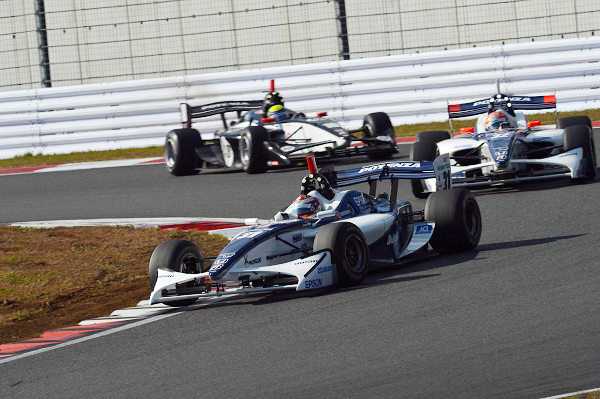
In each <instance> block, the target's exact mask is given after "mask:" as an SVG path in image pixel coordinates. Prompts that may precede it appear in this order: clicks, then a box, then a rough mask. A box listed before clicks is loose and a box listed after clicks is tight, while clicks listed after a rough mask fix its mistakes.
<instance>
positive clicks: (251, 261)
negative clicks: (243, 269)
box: [244, 255, 262, 265]
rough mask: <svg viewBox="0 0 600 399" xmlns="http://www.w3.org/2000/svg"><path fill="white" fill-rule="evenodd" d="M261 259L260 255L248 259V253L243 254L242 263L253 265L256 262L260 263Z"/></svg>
mask: <svg viewBox="0 0 600 399" xmlns="http://www.w3.org/2000/svg"><path fill="white" fill-rule="evenodd" d="M261 261H262V258H261V257H260V256H259V257H258V258H256V259H252V260H248V255H244V264H245V265H255V264H257V263H260V262H261Z"/></svg>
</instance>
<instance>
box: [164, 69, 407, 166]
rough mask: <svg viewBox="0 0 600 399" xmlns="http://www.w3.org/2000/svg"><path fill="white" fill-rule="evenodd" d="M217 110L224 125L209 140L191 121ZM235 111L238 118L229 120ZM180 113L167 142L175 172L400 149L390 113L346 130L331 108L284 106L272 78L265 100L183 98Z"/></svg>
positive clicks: (380, 154) (379, 156) (374, 156)
mask: <svg viewBox="0 0 600 399" xmlns="http://www.w3.org/2000/svg"><path fill="white" fill-rule="evenodd" d="M212 115H220V116H221V119H222V122H223V128H222V129H220V130H217V131H216V132H215V134H214V139H212V140H207V141H204V140H202V138H201V135H200V132H198V130H196V129H193V128H192V122H193V121H194V120H195V119H198V118H205V117H208V116H212ZM231 115H233V117H234V118H233V120H231V119H230V120H228V119H227V117H230V116H231ZM181 116H182V124H183V128H182V129H175V130H172V131H170V132H169V133H168V135H167V138H166V142H165V147H164V149H165V151H164V156H165V164H166V167H167V170H168V171H169V172H170V173H172V174H173V175H176V176H182V175H191V174H195V173H198V172H199V171H200V169H201V168H215V167H217V168H228V169H243V170H245V171H246V172H247V173H262V172H265V171H266V170H267V168H268V167H269V166H277V165H278V166H287V165H291V164H293V163H297V162H304V158H305V157H306V156H307V155H308V154H315V155H316V156H317V157H327V158H333V157H346V156H350V155H367V156H368V157H369V159H371V160H383V159H389V158H390V157H392V156H393V155H394V154H395V153H397V152H398V149H397V146H396V141H395V133H394V127H393V126H392V123H391V121H390V118H389V116H388V115H387V114H386V113H384V112H375V113H371V114H368V115H367V116H365V118H364V122H363V126H362V127H361V128H359V129H355V130H345V129H344V128H342V127H341V126H340V124H339V123H337V122H336V121H334V120H331V119H327V118H326V116H327V113H326V112H321V113H319V114H317V115H316V116H315V117H313V118H307V117H306V116H305V115H304V114H303V113H301V112H294V111H292V110H290V109H287V108H285V107H284V102H283V98H282V97H281V95H280V94H279V93H278V92H276V91H275V87H274V83H273V81H271V91H270V92H269V93H268V94H267V96H266V97H265V99H264V100H262V101H226V102H218V103H212V104H206V105H200V106H195V107H192V106H190V105H188V104H181ZM359 134H360V135H359ZM359 143H360V145H358V144H359Z"/></svg>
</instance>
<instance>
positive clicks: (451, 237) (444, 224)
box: [425, 188, 482, 252]
mask: <svg viewBox="0 0 600 399" xmlns="http://www.w3.org/2000/svg"><path fill="white" fill-rule="evenodd" d="M425 220H427V221H430V222H435V228H434V230H433V235H432V237H431V240H430V241H429V244H430V245H431V247H432V248H433V249H434V250H436V251H438V252H462V251H470V250H472V249H473V248H475V247H476V246H477V244H479V239H480V238H481V227H482V223H481V212H480V210H479V205H478V204H477V200H476V199H475V196H474V195H473V194H472V193H471V192H470V191H469V190H467V189H464V188H455V189H451V190H444V191H437V192H435V193H431V195H430V196H429V198H427V203H426V204H425Z"/></svg>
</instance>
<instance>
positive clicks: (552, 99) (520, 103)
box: [448, 93, 556, 119]
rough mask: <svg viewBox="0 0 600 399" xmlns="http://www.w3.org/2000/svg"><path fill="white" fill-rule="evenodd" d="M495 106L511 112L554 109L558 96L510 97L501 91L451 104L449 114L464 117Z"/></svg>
mask: <svg viewBox="0 0 600 399" xmlns="http://www.w3.org/2000/svg"><path fill="white" fill-rule="evenodd" d="M495 108H504V109H506V110H507V111H509V112H510V113H511V114H514V110H517V109H519V110H538V109H552V108H556V96H530V97H519V96H513V97H509V96H506V95H504V94H500V93H499V94H496V95H495V96H494V97H492V98H487V99H483V100H477V101H474V102H470V103H463V104H449V105H448V116H449V117H450V119H455V118H463V117H465V116H473V115H479V114H483V113H486V112H488V111H489V110H491V109H495Z"/></svg>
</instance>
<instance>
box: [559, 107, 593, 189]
mask: <svg viewBox="0 0 600 399" xmlns="http://www.w3.org/2000/svg"><path fill="white" fill-rule="evenodd" d="M573 118H575V117H573ZM586 118H587V116H586ZM565 119H566V118H565ZM588 119H589V118H588ZM563 147H564V150H565V151H569V150H572V149H575V148H579V147H581V148H582V149H583V161H584V163H585V166H584V173H585V176H584V177H580V178H577V179H573V180H574V181H585V180H594V178H595V177H596V172H597V169H596V167H597V161H596V147H595V145H594V136H593V135H592V130H591V129H590V128H589V127H587V126H582V125H579V126H569V127H567V128H566V129H565V131H564V133H563Z"/></svg>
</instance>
